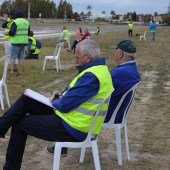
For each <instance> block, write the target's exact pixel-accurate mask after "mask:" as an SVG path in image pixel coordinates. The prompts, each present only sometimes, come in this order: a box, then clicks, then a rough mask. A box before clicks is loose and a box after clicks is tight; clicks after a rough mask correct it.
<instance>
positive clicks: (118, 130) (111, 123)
mask: <svg viewBox="0 0 170 170" xmlns="http://www.w3.org/2000/svg"><path fill="white" fill-rule="evenodd" d="M139 83H140V82H139ZM139 83H137V84H136V85H134V86H133V87H132V88H131V89H129V90H128V91H127V92H126V93H125V94H124V95H123V96H122V98H121V100H120V101H119V103H118V105H117V107H116V109H115V110H114V112H113V115H112V117H111V119H110V120H109V122H107V123H103V126H102V128H109V129H115V131H116V146H117V157H118V164H119V165H122V153H121V128H123V129H124V138H125V146H126V154H127V159H128V161H130V154H129V144H128V133H127V124H126V118H127V115H128V111H129V109H130V107H131V104H132V102H133V100H134V97H135V94H136V90H137V87H138V85H139ZM128 94H129V95H130V94H131V97H130V100H129V102H128V103H127V106H126V108H125V111H124V114H123V119H122V123H120V124H115V123H114V122H115V118H116V115H117V113H118V111H119V108H120V107H121V105H122V103H123V101H124V100H125V99H126V97H127V95H128Z"/></svg>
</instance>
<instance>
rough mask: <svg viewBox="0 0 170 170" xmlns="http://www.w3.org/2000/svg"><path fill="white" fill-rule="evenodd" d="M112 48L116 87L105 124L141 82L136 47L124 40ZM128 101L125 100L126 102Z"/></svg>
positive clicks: (121, 114)
mask: <svg viewBox="0 0 170 170" xmlns="http://www.w3.org/2000/svg"><path fill="white" fill-rule="evenodd" d="M111 48H116V51H115V54H114V61H115V62H116V63H117V65H118V66H117V67H116V68H114V69H113V70H111V71H110V74H111V77H112V84H113V86H114V91H113V93H112V96H111V99H110V103H109V108H108V111H107V115H106V117H105V120H104V122H105V123H107V122H108V121H109V120H110V118H111V116H112V114H113V112H114V110H115V108H116V106H117V104H118V103H119V101H120V99H121V98H122V96H123V95H124V93H125V92H126V91H128V90H129V89H130V88H131V87H133V86H134V85H135V84H137V83H138V82H140V74H139V72H138V68H137V65H136V61H135V58H136V46H135V44H134V43H133V42H132V41H131V40H123V41H121V42H119V43H118V45H117V46H112V47H111ZM126 100H128V98H127V99H125V101H126ZM125 106H126V102H125V103H124V104H123V105H122V107H121V108H120V110H119V112H118V114H117V116H116V119H115V123H121V122H122V118H123V113H124V107H125ZM47 152H48V153H51V154H53V153H54V146H52V147H48V148H47ZM66 154H67V148H63V155H62V156H66Z"/></svg>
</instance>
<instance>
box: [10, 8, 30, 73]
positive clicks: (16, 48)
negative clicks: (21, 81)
mask: <svg viewBox="0 0 170 170" xmlns="http://www.w3.org/2000/svg"><path fill="white" fill-rule="evenodd" d="M29 34H30V25H29V22H28V21H27V20H25V19H24V18H23V13H22V11H21V10H16V11H15V18H14V20H13V23H12V25H11V27H10V31H9V35H10V36H11V44H12V47H11V71H10V73H9V75H14V67H15V59H16V58H18V59H19V72H18V73H17V74H16V76H19V75H22V71H23V63H24V59H23V57H24V47H25V46H26V45H28V35H29Z"/></svg>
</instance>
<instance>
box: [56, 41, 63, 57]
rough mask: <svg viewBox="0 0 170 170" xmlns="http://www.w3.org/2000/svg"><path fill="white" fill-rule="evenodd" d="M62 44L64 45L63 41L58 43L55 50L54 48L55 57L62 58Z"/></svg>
mask: <svg viewBox="0 0 170 170" xmlns="http://www.w3.org/2000/svg"><path fill="white" fill-rule="evenodd" d="M61 46H62V42H61V43H59V44H57V45H56V47H55V50H54V58H55V57H58V58H60V51H61Z"/></svg>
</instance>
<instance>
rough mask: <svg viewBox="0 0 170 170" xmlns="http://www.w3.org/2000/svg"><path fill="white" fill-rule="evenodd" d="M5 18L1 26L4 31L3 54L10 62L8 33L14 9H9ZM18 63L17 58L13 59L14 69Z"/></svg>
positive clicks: (9, 37)
mask: <svg viewBox="0 0 170 170" xmlns="http://www.w3.org/2000/svg"><path fill="white" fill-rule="evenodd" d="M7 15H8V18H7V20H6V21H5V22H4V23H3V24H2V28H5V32H4V40H5V44H4V46H5V54H6V56H8V63H10V55H11V36H10V35H9V31H10V28H11V25H12V22H13V20H14V16H15V9H11V10H10V11H9V12H8V13H7ZM17 64H18V59H17V58H16V59H15V68H14V71H17V67H16V65H17Z"/></svg>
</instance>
